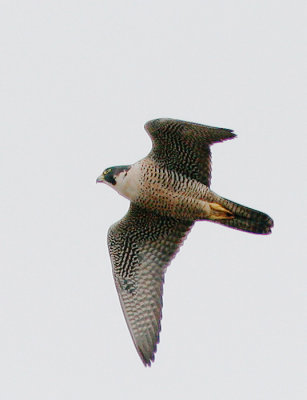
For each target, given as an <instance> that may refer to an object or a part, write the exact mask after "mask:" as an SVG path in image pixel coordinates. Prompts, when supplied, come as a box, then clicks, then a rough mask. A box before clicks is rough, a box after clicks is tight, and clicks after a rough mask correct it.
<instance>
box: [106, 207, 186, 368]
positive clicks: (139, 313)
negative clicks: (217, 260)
mask: <svg viewBox="0 0 307 400" xmlns="http://www.w3.org/2000/svg"><path fill="white" fill-rule="evenodd" d="M192 225H193V222H188V221H180V220H176V219H174V218H168V217H162V216H160V215H157V214H154V213H152V212H150V211H148V210H145V209H142V208H140V207H139V206H137V205H135V204H133V203H131V205H130V209H129V211H128V213H127V214H126V216H125V217H124V218H123V219H121V220H120V221H119V222H117V223H116V224H114V225H112V226H111V228H110V229H109V233H108V246H109V252H110V256H111V260H112V265H113V275H114V280H115V284H116V289H117V292H118V295H119V299H120V302H121V306H122V309H123V312H124V315H125V318H126V322H127V325H128V328H129V331H130V333H131V336H132V339H133V341H134V344H135V347H136V349H137V351H138V354H139V355H140V357H141V359H142V361H143V363H144V364H145V365H150V364H151V361H153V360H154V353H155V352H156V348H157V343H158V342H159V332H160V330H161V322H160V321H161V318H162V292H163V282H164V274H165V270H166V267H167V266H168V264H169V263H170V261H171V260H172V258H173V257H174V256H175V254H176V253H177V251H178V250H179V247H180V246H181V245H182V243H183V241H184V239H185V237H186V236H187V234H188V232H189V231H190V229H191V227H192Z"/></svg>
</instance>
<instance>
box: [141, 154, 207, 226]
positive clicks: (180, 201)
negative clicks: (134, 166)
mask: <svg viewBox="0 0 307 400" xmlns="http://www.w3.org/2000/svg"><path fill="white" fill-rule="evenodd" d="M139 168H140V174H139V179H140V186H139V188H138V189H139V191H138V196H137V197H136V198H135V202H137V203H138V204H139V205H141V206H143V207H145V208H149V209H151V210H157V211H158V212H159V213H161V214H163V215H168V216H172V217H174V218H181V219H188V220H189V219H191V220H194V219H197V218H200V217H205V216H206V215H207V213H208V212H209V208H208V205H207V202H206V201H205V199H206V194H207V192H208V188H207V187H206V186H205V185H203V184H202V183H200V182H197V181H196V180H193V179H188V178H187V177H185V176H184V175H181V174H178V173H176V172H175V171H170V170H166V169H162V168H159V166H158V165H157V164H155V163H154V162H153V161H151V160H146V159H145V160H142V161H141V162H140V165H139Z"/></svg>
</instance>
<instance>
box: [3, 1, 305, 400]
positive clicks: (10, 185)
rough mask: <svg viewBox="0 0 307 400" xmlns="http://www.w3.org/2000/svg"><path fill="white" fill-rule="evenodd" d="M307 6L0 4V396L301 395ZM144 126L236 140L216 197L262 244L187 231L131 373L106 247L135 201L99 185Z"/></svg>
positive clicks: (209, 229)
mask: <svg viewBox="0 0 307 400" xmlns="http://www.w3.org/2000/svg"><path fill="white" fill-rule="evenodd" d="M304 5H305V2H304V1H292V2H288V1H280V0H279V1H277V0H276V1H273V0H266V1H263V0H260V1H259V0H258V1H243V0H242V1H239V0H238V1H226V0H224V1H223V0H221V1H219V0H214V1H205V0H203V1H200V0H199V1H193V0H190V1H178V0H177V1H168V0H164V1H161V0H154V1H153V0H152V1H149V0H148V1H140V0H139V1H127V0H121V1H117V0H111V1H109V0H97V1H96V0H93V1H72V0H55V1H38V0H37V1H34V0H28V1H18V0H16V1H12V0H2V1H1V12H0V38H1V40H0V57H1V62H0V102H1V104H0V107H1V118H0V133H1V147H0V153H1V154H0V163H1V170H0V174H1V176H0V179H1V180H0V184H1V203H0V207H1V216H0V218H1V221H0V242H1V254H0V258H1V259H0V263H1V265H0V272H1V279H0V304H1V306H0V320H1V328H0V354H1V357H0V375H1V384H0V398H1V399H3V400H17V399H23V400H36V399H43V400H49V399H50V400H54V399H57V400H62V399H65V400H67V399H73V400H85V399H91V400H96V399H97V400H98V399H102V398H109V399H115V400H121V399H134V400H138V399H148V400H151V399H165V398H169V399H176V400H177V399H179V400H181V399H187V398H195V399H210V400H211V399H214V400H225V399H235V400H246V399H248V400H260V399H261V400H271V399H279V400H293V399H305V398H306V392H304V385H303V378H304V365H305V363H304V361H305V360H304V353H305V354H306V348H304V346H303V305H304V297H303V289H304V282H306V275H304V273H305V272H304V266H305V265H304V264H305V263H306V230H305V231H304V225H305V228H306V211H305V205H306V161H305V160H306V144H307V143H306V135H307V134H306V115H305V114H306V98H305V97H304V90H305V92H306V75H305V74H306V41H305V42H304V36H305V38H306V31H305V26H306V14H305V15H304ZM305 11H306V10H305ZM304 44H305V46H304ZM157 117H172V118H180V119H185V120H190V121H195V122H200V123H204V124H208V125H213V126H220V127H225V128H232V129H234V130H235V132H236V133H237V135H238V137H237V138H236V139H235V140H232V141H229V142H226V143H223V144H216V145H215V146H214V147H213V148H212V151H213V179H212V189H213V190H214V191H216V192H217V193H219V194H221V195H223V196H225V197H227V198H230V199H232V200H234V201H237V202H240V203H242V204H245V205H247V206H250V207H254V208H256V209H259V210H261V211H264V212H266V213H268V214H269V215H271V216H272V217H273V219H274V221H275V228H274V231H273V234H272V235H271V236H268V237H259V236H254V235H249V234H245V233H242V232H237V231H234V230H230V229H226V228H224V227H222V226H218V225H215V224H210V223H205V222H203V223H197V224H196V226H195V227H194V229H193V231H192V233H191V234H190V236H189V237H188V239H187V241H186V243H185V245H184V246H183V248H182V250H181V251H180V254H178V256H177V257H176V258H175V260H174V261H173V263H172V265H171V266H170V268H169V270H168V272H167V274H166V284H165V290H164V309H163V320H162V334H161V343H160V345H159V346H158V352H157V356H156V361H155V363H154V364H153V366H152V367H151V368H144V366H143V365H142V363H141V361H140V359H139V357H138V355H137V353H136V351H135V348H134V346H133V343H132V340H131V338H130V335H129V332H128V329H127V327H126V323H125V321H124V317H123V315H122V312H121V309H120V304H119V301H118V298H117V294H116V290H115V286H114V283H113V277H112V272H111V265H110V260H109V255H108V251H107V246H106V235H107V230H108V228H109V226H110V225H111V224H112V223H113V222H115V221H117V220H118V219H120V218H122V216H123V215H124V214H125V212H126V210H127V208H128V201H127V200H125V199H124V198H121V197H120V196H118V194H117V193H116V192H115V191H112V190H111V189H110V188H108V187H107V186H104V185H96V184H95V180H96V177H97V176H98V175H99V174H100V173H101V172H102V170H103V169H104V168H106V167H109V166H112V165H118V164H129V163H132V162H135V161H137V160H138V159H140V158H142V157H143V156H145V155H146V154H147V152H148V151H149V150H150V146H151V143H150V140H149V138H148V136H147V134H146V133H145V131H144V130H143V124H144V123H145V122H146V121H147V120H149V119H153V118H157ZM304 259H305V260H304ZM304 261H305V263H304ZM305 372H306V370H305Z"/></svg>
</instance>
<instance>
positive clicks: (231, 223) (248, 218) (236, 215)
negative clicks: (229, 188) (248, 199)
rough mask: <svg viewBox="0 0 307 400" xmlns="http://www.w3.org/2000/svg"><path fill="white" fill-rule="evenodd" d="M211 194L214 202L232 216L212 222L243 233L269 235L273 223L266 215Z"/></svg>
mask: <svg viewBox="0 0 307 400" xmlns="http://www.w3.org/2000/svg"><path fill="white" fill-rule="evenodd" d="M212 194H213V195H214V201H216V202H218V203H219V204H220V205H221V206H223V207H225V208H226V209H227V210H229V211H230V212H231V213H232V215H233V218H226V219H217V220H213V222H216V223H218V224H222V225H225V226H228V227H230V228H234V229H239V230H241V231H245V232H251V233H257V234H262V235H267V234H269V233H271V228H272V227H273V225H274V222H273V220H272V218H270V217H269V216H268V215H267V214H264V213H263V212H261V211H257V210H254V209H252V208H249V207H245V206H242V205H241V204H238V203H234V202H233V201H230V200H227V199H224V198H223V197H220V196H218V195H216V194H215V193H212Z"/></svg>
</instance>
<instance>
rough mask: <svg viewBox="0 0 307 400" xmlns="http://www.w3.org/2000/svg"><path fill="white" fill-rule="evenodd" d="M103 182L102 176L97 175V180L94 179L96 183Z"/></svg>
mask: <svg viewBox="0 0 307 400" xmlns="http://www.w3.org/2000/svg"><path fill="white" fill-rule="evenodd" d="M100 182H104V177H103V175H102V174H101V175H99V176H98V178H97V179H96V183H100Z"/></svg>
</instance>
